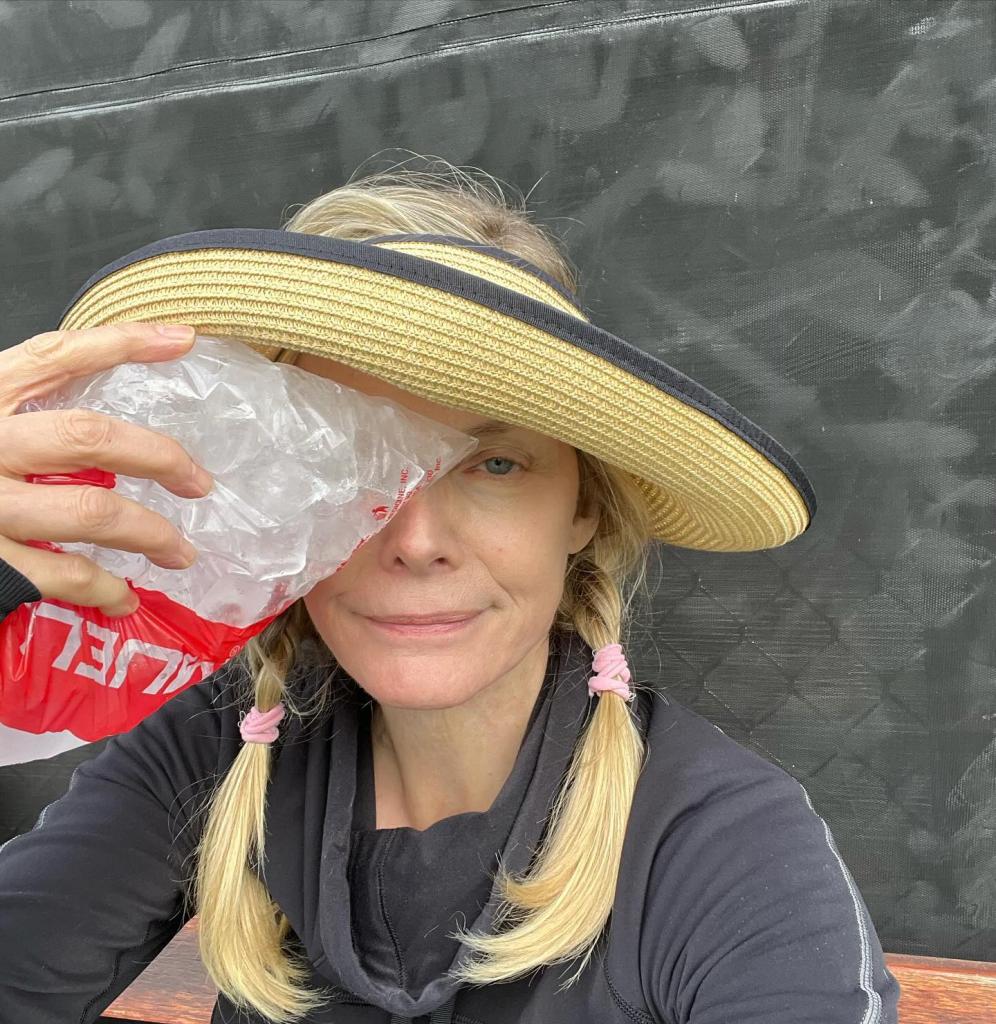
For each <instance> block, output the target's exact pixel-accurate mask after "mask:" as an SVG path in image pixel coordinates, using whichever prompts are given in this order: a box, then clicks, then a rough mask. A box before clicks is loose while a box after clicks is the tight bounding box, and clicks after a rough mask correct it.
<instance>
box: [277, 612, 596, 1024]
mask: <svg viewBox="0 0 996 1024" xmlns="http://www.w3.org/2000/svg"><path fill="white" fill-rule="evenodd" d="M550 648H551V653H550V659H549V661H548V664H547V673H546V676H545V678H544V681H543V686H542V688H541V690H540V693H539V695H538V696H537V705H538V704H539V702H540V701H541V700H543V699H544V697H545V696H546V695H547V694H549V697H550V707H549V713H548V715H536V714H535V713H534V714H533V716H532V719H531V720H532V721H533V723H534V726H533V727H531V728H530V729H529V730H528V732H527V735H526V736H525V738H524V740H523V743H522V745H521V747H520V749H519V753H518V755H517V757H516V762H515V765H514V766H513V769H512V773H511V775H510V777H509V779H508V780H506V783H505V785H504V786H503V788H502V790H501V792H500V793H499V795H498V797H496V803H498V802H500V801H501V800H502V799H503V797H507V796H508V795H509V793H510V792H511V793H512V794H513V795H514V792H515V791H516V790H519V789H520V787H518V786H517V785H516V784H515V782H516V780H518V778H519V776H520V773H521V772H523V771H525V772H531V775H530V777H529V780H528V784H527V786H526V790H525V795H524V797H523V799H522V802H521V805H520V806H519V808H518V810H517V811H516V812H515V813H514V817H513V819H512V827H511V831H510V833H509V835H508V838H507V840H506V842H505V844H504V846H503V848H502V853H501V861H502V864H503V866H505V867H506V868H507V869H508V870H509V871H510V872H512V873H519V872H522V871H525V869H526V868H527V867H528V866H529V862H530V860H531V858H532V856H533V853H534V852H535V850H536V849H537V848H538V846H539V844H540V841H541V839H542V837H543V832H544V828H545V825H546V822H547V818H548V815H549V811H550V809H551V807H552V804H553V800H554V798H555V797H556V794H557V792H558V790H559V788H560V785H561V782H562V780H563V777H564V774H565V772H566V770H567V768H568V765H569V763H570V759H571V755H572V752H573V750H574V746H575V743H576V741H577V738H578V736H579V735H580V734H581V732H582V730H583V728H584V725H585V724H586V722H587V719H588V716H589V714H590V712H591V708H592V702H591V698H590V697H589V695H588V689H587V682H588V679H589V678H590V677H591V675H592V668H591V661H592V651H591V648H589V647H588V646H587V645H586V644H585V643H584V641H583V640H582V639H581V638H580V637H579V636H578V634H576V633H574V632H567V631H563V632H561V631H554V632H552V633H551V637H550ZM339 671H340V672H341V670H339ZM347 680H348V677H347ZM348 681H349V682H350V683H351V684H352V685H351V686H348V685H347V686H342V685H341V683H342V680H336V681H335V682H334V683H333V684H332V685H333V686H337V687H340V689H339V690H338V691H337V696H336V699H335V700H334V702H333V707H332V711H331V714H330V715H329V718H328V720H327V722H326V723H325V725H324V726H323V727H321V728H320V729H319V730H318V731H317V733H315V732H312V733H311V735H310V736H307V735H305V732H310V731H311V729H312V728H313V727H312V726H308V725H306V726H305V730H304V731H302V729H301V724H300V721H299V720H298V719H296V718H292V719H291V720H290V728H289V729H288V730H287V732H286V736H285V738H283V741H282V742H281V744H280V747H279V748H278V749H277V750H276V751H275V763H274V765H273V768H272V770H271V781H270V787H269V791H268V797H267V816H266V846H265V856H264V864H263V867H262V872H263V875H262V877H263V879H264V882H265V884H266V885H267V887H268V889H269V891H270V893H271V895H272V896H273V898H274V899H275V900H276V901H277V903H278V904H279V906H280V908H281V909H282V910H283V912H284V913H285V914H286V915H287V917H288V919H289V921H290V924H291V927H292V928H293V930H294V932H295V934H296V935H297V936H298V937H299V938H300V940H301V942H302V944H303V946H304V949H305V951H306V953H307V955H308V957H309V959H310V960H311V961H312V963H313V964H314V967H315V970H316V971H318V972H319V973H320V974H321V975H322V976H323V977H324V978H327V979H328V980H329V981H331V982H333V983H334V984H335V985H336V986H338V987H340V988H343V989H345V990H347V991H348V992H349V993H351V994H352V996H354V997H356V998H357V999H360V1000H362V1001H363V1002H365V1003H369V1004H371V1005H374V1006H378V1007H380V1008H381V1009H383V1010H386V1011H388V1012H390V1013H392V1014H394V1015H395V1016H397V1017H399V1018H402V1019H405V1018H412V1017H417V1016H422V1015H425V1014H430V1013H432V1011H434V1010H440V1011H441V1012H443V1013H447V1012H449V1010H450V1009H451V1008H452V1003H453V1000H454V999H455V996H456V993H457V991H458V990H459V988H460V984H459V983H458V982H456V981H454V980H453V979H452V978H450V977H449V975H448V974H446V973H445V972H444V973H443V974H441V975H439V976H438V977H436V978H434V979H433V980H432V981H431V982H429V983H428V984H427V985H426V986H425V987H424V988H423V989H422V990H421V992H420V993H418V995H417V996H413V995H411V994H409V993H408V992H407V991H405V990H404V989H402V988H400V987H397V986H391V985H386V984H384V983H383V982H382V981H380V980H379V979H377V978H373V977H371V976H370V974H369V973H368V972H367V971H366V969H365V968H364V966H363V964H362V962H361V961H360V959H359V957H358V955H357V952H356V949H355V948H354V945H353V941H352V934H351V931H352V913H351V901H350V889H349V877H348V865H349V854H350V844H351V842H352V835H351V829H352V824H353V812H354V801H355V797H356V788H357V787H356V782H357V728H358V723H359V717H360V706H361V704H360V700H358V699H357V697H358V695H362V697H364V698H365V699H367V700H369V697H367V696H366V694H365V693H364V692H363V691H362V690H360V689H359V688H358V687H357V686H356V684H355V682H354V681H352V680H348ZM535 710H536V708H535V706H534V712H535ZM513 777H514V778H513ZM471 813H473V812H471ZM453 817H454V818H458V817H464V816H463V815H456V816H453ZM443 820H444V821H449V820H450V819H443ZM436 824H439V823H438V822H437V823H436ZM319 835H320V836H321V841H320V842H318V841H317V838H316V837H317V836H319ZM500 903H501V895H500V893H499V891H498V890H497V886H496V885H493V886H492V889H491V895H490V897H489V899H488V902H487V904H486V905H485V906H484V908H483V910H482V911H481V913H480V914H479V915H478V917H477V918H476V919H475V920H474V921H473V922H470V923H469V924H468V926H467V927H468V929H469V930H470V931H474V932H485V933H490V932H492V930H493V928H492V924H493V921H494V918H495V914H496V912H497V910H498V908H499V905H500ZM471 956H473V951H472V950H470V949H468V948H467V947H466V946H465V945H463V944H462V943H460V944H459V947H458V951H457V953H456V956H455V957H454V959H453V961H452V963H451V964H450V967H451V968H452V967H456V966H458V965H459V964H461V963H463V962H464V960H466V959H467V958H469V957H471ZM434 1016H438V1014H437V1015H434Z"/></svg>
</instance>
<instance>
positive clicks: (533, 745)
mask: <svg viewBox="0 0 996 1024" xmlns="http://www.w3.org/2000/svg"><path fill="white" fill-rule="evenodd" d="M591 657H592V652H591V650H590V649H589V648H588V647H586V646H585V645H584V644H583V642H582V641H581V640H580V639H579V638H578V637H577V636H576V635H573V634H566V635H561V634H556V633H555V634H554V635H553V637H552V638H551V651H550V660H549V664H548V670H547V675H546V678H545V680H544V684H543V687H542V689H541V692H540V694H539V696H538V697H537V701H536V705H535V706H534V708H533V710H532V716H531V719H530V722H529V725H528V727H527V730H526V734H525V736H524V739H523V742H522V745H521V747H520V750H519V754H518V756H517V760H516V763H515V766H514V768H513V771H512V773H511V775H510V776H509V777H508V779H507V780H506V782H505V784H504V786H503V788H502V790H501V792H500V793H499V795H498V797H497V798H496V800H495V803H494V804H493V805H492V807H491V808H490V809H489V810H488V811H486V812H468V813H465V814H458V815H454V816H452V817H450V818H445V819H443V820H442V821H440V822H436V823H435V824H434V825H432V826H431V827H430V828H429V829H426V830H424V831H423V832H418V831H416V830H414V829H408V828H402V829H382V830H376V829H374V828H373V825H374V814H373V785H372V763H371V757H370V748H369V729H368V727H369V698H366V697H365V695H364V694H363V691H362V690H360V689H359V687H357V686H356V684H355V683H354V682H353V681H352V680H350V679H348V677H345V676H344V674H342V673H341V670H340V677H339V678H338V679H336V680H335V684H334V685H335V686H336V694H337V696H336V699H335V701H334V702H333V704H332V706H331V708H330V709H329V710H328V712H327V713H326V714H324V715H323V716H322V717H321V718H320V719H309V720H307V721H306V722H305V724H304V725H303V726H302V725H301V723H300V722H299V721H298V720H297V719H296V718H294V717H292V716H290V715H288V716H286V717H285V718H284V720H283V722H282V723H281V727H280V728H281V736H280V739H278V740H277V741H276V743H274V744H273V747H272V754H271V756H272V759H273V768H272V772H271V783H270V788H269V792H268V799H267V811H266V814H267V818H266V826H267V842H266V850H265V855H264V857H263V859H262V864H259V865H256V866H255V870H256V871H257V874H259V875H260V877H261V878H262V879H263V880H264V881H265V883H266V885H267V887H268V890H269V892H270V894H271V895H272V896H273V898H274V899H275V900H276V902H277V904H278V905H279V906H280V907H281V909H282V910H283V912H284V913H285V914H286V915H287V917H288V919H289V920H290V923H291V927H292V929H293V931H292V933H291V935H290V936H289V939H288V942H289V946H290V948H293V949H295V950H296V951H298V952H299V953H301V954H303V955H304V956H306V957H307V959H308V961H309V962H310V963H311V965H312V983H313V984H314V985H315V986H316V987H322V988H324V989H326V990H329V991H330V993H331V998H330V1000H329V1001H328V1002H327V1003H326V1005H325V1006H324V1007H323V1008H322V1009H321V1010H320V1011H319V1012H317V1013H315V1014H313V1015H311V1016H310V1017H309V1018H307V1024H332V1022H334V1024H397V1022H398V1021H402V1020H408V1019H414V1018H422V1019H424V1020H425V1021H430V1022H431V1024H442V1022H451V1021H452V1022H454V1024H503V1022H512V1021H515V1022H518V1024H556V1022H561V1021H562V1022H570V1024H583V1022H598V1024H611V1022H617V1024H657V1022H662V1024H663V1022H666V1024H686V1022H687V1024H896V1020H897V1004H898V999H899V986H898V984H897V982H896V980H895V978H894V977H893V975H892V974H891V973H890V972H889V971H888V970H887V969H886V967H885V964H884V962H883V955H882V949H881V945H880V943H879V940H878V937H877V935H876V933H875V928H874V926H873V924H872V921H871V919H870V917H869V915H868V911H867V908H866V906H865V904H864V901H863V900H862V897H861V894H860V893H859V891H858V889H857V886H856V885H855V882H854V879H853V878H852V877H851V875H850V873H849V871H848V870H847V867H846V865H845V864H844V862H843V860H842V859H841V856H840V853H839V851H838V850H837V847H836V845H835V843H834V840H833V837H832V835H831V833H830V830H829V829H828V827H827V825H826V823H825V822H824V821H823V819H822V818H821V817H820V816H819V815H818V814H816V812H815V811H814V809H813V807H812V804H811V803H810V801H809V798H808V795H807V793H806V791H805V789H804V788H803V787H802V786H801V785H800V784H799V783H798V782H797V781H796V780H795V779H794V778H793V777H792V776H790V775H789V774H788V773H786V772H785V771H784V770H782V769H781V768H779V767H777V766H776V765H773V764H772V763H771V762H769V761H767V760H766V759H764V758H762V757H761V756H759V755H758V754H755V753H754V752H752V751H749V750H747V749H746V748H745V747H743V746H741V745H740V744H738V743H737V742H735V741H734V740H732V739H731V738H730V737H728V736H726V735H725V734H724V733H723V732H722V731H721V730H720V729H719V728H717V727H716V726H714V725H712V724H711V723H710V722H708V721H707V720H706V719H704V718H702V717H701V716H699V715H698V714H696V713H695V712H693V711H691V710H690V709H687V708H684V707H682V706H681V705H680V704H678V703H676V702H675V701H674V700H672V699H669V698H666V697H664V696H663V695H662V694H660V693H650V692H649V691H643V692H640V691H638V697H637V699H636V700H635V701H634V702H633V704H632V705H631V707H632V709H633V711H634V713H635V714H636V715H637V721H638V724H639V728H640V729H641V732H642V733H643V735H644V736H645V738H646V741H647V744H648V748H649V753H648V759H647V763H646V765H645V767H644V769H643V772H642V774H641V777H640V781H639V785H638V788H637V791H636V796H635V800H634V803H633V807H632V811H631V814H630V819H629V825H628V831H627V836H626V842H625V846H624V849H623V857H622V867H621V873H620V876H619V882H618V885H617V887H616V893H615V902H614V905H613V911H612V915H611V917H610V919H609V922H608V924H607V926H606V929H605V931H604V932H603V935H602V938H601V939H600V941H599V944H598V947H597V950H596V953H595V955H594V956H593V957H592V959H591V961H590V962H589V964H588V965H587V967H586V968H585V970H584V972H583V973H582V975H581V977H580V979H579V980H578V981H577V982H576V983H575V984H573V985H572V986H571V987H570V988H567V989H565V990H563V991H558V990H559V989H560V988H561V986H562V984H563V983H564V981H565V979H566V978H567V977H568V976H569V975H571V974H573V973H574V965H572V964H570V963H568V964H559V965H555V966H552V967H547V968H544V969H541V970H538V971H536V972H533V974H531V975H529V976H526V977H524V978H519V979H516V980H513V981H510V982H505V983H502V984H499V985H490V986H478V987H470V986H456V985H455V984H454V983H453V982H451V981H450V979H449V978H447V977H446V976H445V971H446V969H447V968H448V967H450V966H451V965H452V964H453V963H454V958H455V957H462V956H463V955H468V954H469V951H467V950H465V948H464V947H462V946H460V945H459V944H458V943H457V942H456V941H455V940H453V939H452V938H450V937H449V936H448V933H449V932H451V931H452V929H453V928H454V927H455V925H456V924H460V925H462V926H465V927H468V928H470V929H471V930H473V931H480V930H483V929H485V928H487V927H488V925H489V924H490V922H491V921H492V920H493V915H494V911H495V909H496V907H497V904H498V900H497V896H496V895H494V894H492V892H491V877H490V875H489V872H491V871H493V870H494V869H495V867H496V865H497V863H498V856H499V854H500V855H501V860H502V863H503V864H504V865H505V866H506V867H508V868H509V869H510V870H512V871H521V870H524V869H525V867H526V866H527V865H528V863H529V859H530V856H531V853H532V851H533V850H534V849H535V848H536V847H537V846H538V844H539V842H540V841H541V839H542V837H543V832H544V825H545V821H546V816H547V812H548V810H549V808H550V806H551V804H552V801H553V797H554V796H555V793H556V790H557V788H558V786H559V784H560V781H561V779H562V777H563V774H564V772H565V770H566V768H567V766H568V763H569V760H570V756H571V752H572V750H573V747H574V744H575V742H576V740H577V737H578V735H579V733H580V732H581V730H582V728H583V727H584V724H585V723H586V721H587V718H588V716H589V715H590V714H591V713H592V712H593V710H594V707H595V705H594V701H595V700H599V699H602V698H589V696H588V693H587V685H586V684H587V679H588V677H589V676H590V675H591ZM326 672H327V670H326ZM321 678H322V673H321V671H320V670H319V669H318V668H317V667H312V668H310V669H308V670H307V671H298V672H297V674H296V675H294V676H292V679H291V680H290V681H289V685H292V686H294V687H295V690H294V692H295V693H300V694H301V695H302V698H303V699H306V697H307V694H308V691H309V688H311V689H313V688H314V687H315V686H316V685H317V683H318V682H319V681H320V680H321ZM246 684H247V680H246V677H245V674H244V670H243V669H241V668H237V667H236V663H234V662H229V663H228V664H227V665H226V666H224V667H223V668H221V669H219V671H218V672H216V673H215V674H214V675H213V676H212V677H210V678H209V679H207V680H205V681H204V682H203V683H200V684H198V685H196V686H193V687H190V688H189V689H187V690H185V691H183V692H182V693H180V694H179V695H178V696H176V697H175V698H174V699H173V700H171V701H170V702H169V703H168V704H166V705H165V706H164V707H162V708H161V709H160V710H159V711H157V712H156V713H155V714H153V715H151V716H150V717H149V718H147V719H145V721H143V722H141V723H140V724H139V725H138V726H136V727H135V728H134V729H132V730H131V731H130V732H127V733H124V734H121V735H119V736H116V737H114V738H113V739H112V740H111V741H110V742H109V743H108V744H107V745H106V747H105V748H104V749H103V750H102V751H101V752H100V754H98V755H97V756H96V757H94V758H92V759H91V760H89V761H86V762H84V763H83V764H81V765H80V766H79V767H78V768H77V769H76V771H75V772H74V774H73V778H72V781H71V783H70V786H69V789H68V791H67V793H66V794H65V795H64V796H63V797H62V798H61V799H59V800H57V801H55V802H54V803H52V804H50V805H49V806H48V807H47V808H45V810H44V811H43V812H42V814H41V816H40V817H39V819H38V822H37V824H36V825H35V827H34V829H33V830H32V831H31V832H29V833H26V834H24V835H21V836H17V837H15V838H13V839H11V840H10V841H8V842H7V843H6V844H5V845H4V846H3V847H0V1024H27V1022H30V1024H90V1022H92V1021H95V1020H97V1018H98V1017H99V1015H100V1013H101V1011H102V1010H103V1009H104V1008H106V1007H107V1006H108V1005H109V1004H110V1003H111V1002H112V1001H113V1000H114V999H115V998H116V997H117V996H118V995H119V994H120V993H121V992H122V991H124V989H125V988H127V986H128V985H129V984H130V983H131V982H132V981H133V979H134V978H135V977H136V976H137V975H138V974H140V973H141V971H142V969H143V968H144V967H145V966H146V965H147V964H148V963H149V962H150V961H151V960H152V959H153V958H154V957H155V956H156V954H157V953H158V952H159V951H160V950H161V949H162V948H163V947H164V946H165V945H166V944H167V943H168V942H169V940H170V939H171V938H172V937H173V936H174V935H175V934H176V932H177V931H178V930H179V929H180V928H181V927H182V926H183V925H184V924H185V922H186V920H187V917H186V916H185V915H184V912H183V909H182V902H181V883H180V879H181V878H184V877H187V876H188V875H189V872H190V869H191V862H190V859H189V858H190V854H191V851H192V850H193V848H194V846H195V843H196V841H197V838H198V837H199V835H200V830H201V828H202V824H203V815H201V814H198V810H199V809H200V808H201V807H202V806H203V805H204V800H205V798H206V797H207V796H208V795H209V794H210V792H211V789H212V787H213V785H215V784H216V783H217V781H218V780H219V779H220V778H222V777H223V776H224V773H225V772H226V770H227V768H228V766H229V765H230V764H231V762H232V760H233V758H234V757H235V756H236V754H237V753H238V751H239V748H240V745H241V742H242V741H241V738H240V737H239V731H238V720H239V716H240V715H241V714H242V713H243V712H244V711H245V709H246V707H247V702H248V701H249V700H250V698H249V696H248V695H247V693H246ZM211 1021H212V1024H223V1022H236V1021H238V1022H240V1024H241V1022H252V1024H259V1022H261V1021H262V1018H259V1017H257V1016H250V1015H246V1014H244V1013H243V1014H241V1015H240V1014H237V1013H236V1012H235V1010H234V1008H233V1007H232V1005H231V1004H230V1003H229V1002H228V1001H227V1000H225V999H224V998H219V1000H218V1002H217V1004H216V1006H215V1009H214V1013H213V1015H212V1018H211Z"/></svg>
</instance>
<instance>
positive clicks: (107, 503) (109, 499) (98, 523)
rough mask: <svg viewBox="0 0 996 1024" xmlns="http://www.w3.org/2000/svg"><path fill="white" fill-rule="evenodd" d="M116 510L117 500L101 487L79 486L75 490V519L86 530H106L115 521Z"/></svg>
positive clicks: (117, 509)
mask: <svg viewBox="0 0 996 1024" xmlns="http://www.w3.org/2000/svg"><path fill="white" fill-rule="evenodd" d="M118 511H119V506H118V502H117V501H116V500H115V498H114V496H113V495H112V494H111V493H110V491H107V490H105V489H104V488H103V487H81V488H80V489H79V490H78V491H77V492H76V519H77V522H78V523H79V524H80V525H81V526H82V527H83V528H84V529H86V530H90V531H100V530H106V529H107V528H108V527H109V526H112V525H113V524H114V523H115V522H116V521H117V519H118Z"/></svg>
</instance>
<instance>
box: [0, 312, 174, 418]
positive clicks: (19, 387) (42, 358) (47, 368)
mask: <svg viewBox="0 0 996 1024" xmlns="http://www.w3.org/2000/svg"><path fill="white" fill-rule="evenodd" d="M160 326H163V325H159V324H155V323H149V322H146V321H141V320H126V321H122V322H120V323H116V324H105V325H104V326H102V327H90V328H87V329H86V330H82V331H44V332H43V333H41V334H36V335H35V336H34V337H32V338H28V339H27V340H26V341H22V342H21V343H20V344H19V345H14V346H13V347H11V348H8V349H4V350H3V351H2V352H0V416H10V415H12V414H13V413H14V411H15V410H16V409H17V408H18V406H20V405H21V403H22V402H25V401H27V399H29V398H38V397H40V396H42V395H46V394H49V393H50V392H53V391H57V390H58V389H59V388H60V387H63V386H64V385H65V384H66V383H67V382H68V381H70V380H72V379H73V378H75V377H86V376H90V375H91V374H94V373H99V372H100V371H101V370H109V369H111V368H112V367H114V366H117V365H119V364H120V363H129V362H131V363H154V362H162V361H163V360H166V359H177V358H178V357H180V356H182V355H184V354H185V353H186V352H188V351H189V350H190V348H191V346H192V345H193V341H194V329H193V328H192V327H188V328H187V330H188V332H189V333H188V336H187V337H186V338H183V339H177V338H168V337H165V336H164V335H162V334H160V333H159V330H158V328H159V327H160ZM167 326H171V325H167ZM181 326H186V325H181Z"/></svg>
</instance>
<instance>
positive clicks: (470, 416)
mask: <svg viewBox="0 0 996 1024" xmlns="http://www.w3.org/2000/svg"><path fill="white" fill-rule="evenodd" d="M294 365H295V366H297V367H299V368H300V369H302V370H307V371H308V372H309V373H317V374H318V375H319V376H321V377H326V378H328V379H329V380H334V381H335V382H336V383H337V384H342V385H343V387H347V388H353V389H354V390H356V391H362V392H363V393H364V394H367V395H372V396H376V397H379V398H389V399H391V400H392V401H395V402H397V403H398V404H399V405H403V406H405V407H406V408H408V409H411V410H412V411H413V412H416V413H420V414H421V415H423V416H428V417H430V418H431V419H434V420H437V421H439V422H440V423H444V424H446V426H449V427H453V428H454V429H455V430H461V431H463V432H465V433H473V434H474V435H475V436H476V437H480V438H481V439H482V440H483V439H485V438H494V437H501V436H503V435H509V436H510V437H522V438H528V439H530V440H532V441H534V442H536V443H545V444H547V445H550V446H556V445H559V444H560V443H561V442H559V441H557V439H556V438H552V437H547V436H546V435H545V434H540V433H537V432H536V431H534V430H530V429H529V428H528V427H519V426H516V425H514V424H509V423H503V422H502V421H501V420H496V419H489V418H486V417H482V416H481V415H480V413H476V412H468V411H467V410H466V409H452V408H450V407H449V406H448V405H440V404H439V403H438V402H432V401H430V400H429V399H427V398H423V397H422V396H421V395H413V394H412V393H411V392H410V391H405V390H404V389H402V388H399V387H396V386H395V385H394V384H391V383H389V382H388V381H386V380H381V379H380V378H379V377H375V376H373V375H372V374H369V373H364V372H363V371H362V370H357V369H355V368H354V367H352V366H347V365H346V364H345V363H340V362H337V361H335V360H333V359H325V358H324V357H323V356H316V355H312V354H311V353H308V352H304V353H301V355H299V356H298V357H297V359H296V360H295V362H294Z"/></svg>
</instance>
